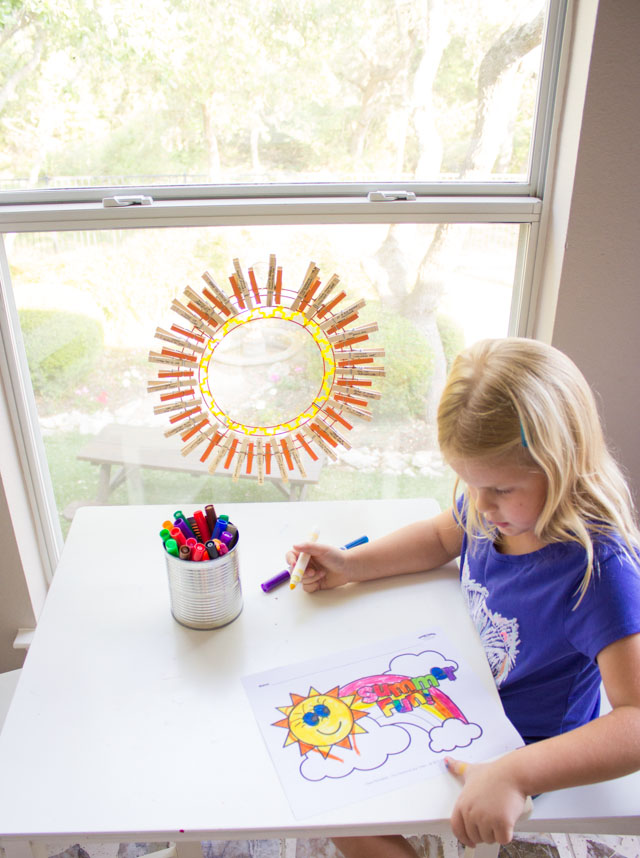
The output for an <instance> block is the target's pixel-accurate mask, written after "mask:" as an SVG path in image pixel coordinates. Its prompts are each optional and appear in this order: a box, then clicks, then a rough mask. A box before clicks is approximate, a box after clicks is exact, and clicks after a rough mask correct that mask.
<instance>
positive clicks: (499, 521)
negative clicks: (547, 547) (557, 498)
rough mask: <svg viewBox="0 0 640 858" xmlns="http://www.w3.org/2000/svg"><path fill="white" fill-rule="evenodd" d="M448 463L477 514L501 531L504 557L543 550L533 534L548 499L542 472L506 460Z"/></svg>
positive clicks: (529, 466) (462, 460)
mask: <svg viewBox="0 0 640 858" xmlns="http://www.w3.org/2000/svg"><path fill="white" fill-rule="evenodd" d="M449 464H450V465H451V467H452V468H453V470H454V471H455V472H456V473H457V474H458V476H459V477H460V479H461V480H462V481H463V482H464V483H466V484H467V486H468V489H469V494H470V496H471V497H472V498H473V501H474V503H475V505H476V509H477V510H478V512H479V513H480V514H481V515H482V516H483V517H484V519H485V521H486V522H487V524H488V525H492V526H493V527H495V528H497V530H498V531H499V533H500V536H501V539H500V549H501V550H502V551H503V552H504V553H505V554H528V553H529V552H531V551H537V550H538V549H539V548H542V546H543V544H544V543H542V542H541V541H540V540H539V539H538V537H537V536H536V535H535V534H534V532H533V529H534V527H535V524H536V522H537V520H538V517H539V515H540V513H541V511H542V507H543V506H544V502H545V500H546V497H547V478H546V476H545V475H544V474H543V473H542V471H540V470H537V469H536V468H534V467H533V466H531V465H523V464H521V463H520V462H518V461H516V460H511V461H509V459H505V458H501V459H492V458H472V459H471V458H469V459H464V458H459V459H458V458H454V459H451V460H450V462H449Z"/></svg>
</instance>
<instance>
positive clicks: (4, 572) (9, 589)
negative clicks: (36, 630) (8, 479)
mask: <svg viewBox="0 0 640 858" xmlns="http://www.w3.org/2000/svg"><path fill="white" fill-rule="evenodd" d="M0 545H1V546H2V551H1V552H0V673H3V672H4V671H6V670H15V669H16V668H18V667H22V663H23V661H24V656H25V652H24V650H16V649H13V641H14V639H15V636H16V632H17V631H18V629H19V628H33V626H34V623H35V619H34V616H33V610H32V608H31V602H30V600H29V593H28V591H27V585H26V582H25V578H24V573H23V571H22V561H21V559H20V554H19V553H18V544H17V542H16V539H15V535H14V531H13V528H12V526H11V515H10V513H9V506H8V504H7V498H6V495H5V491H4V483H3V482H2V479H1V478H0Z"/></svg>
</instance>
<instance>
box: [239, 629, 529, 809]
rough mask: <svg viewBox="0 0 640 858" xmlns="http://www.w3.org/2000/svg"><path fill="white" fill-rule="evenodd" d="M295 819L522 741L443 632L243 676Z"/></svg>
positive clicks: (493, 696) (496, 752)
mask: <svg viewBox="0 0 640 858" xmlns="http://www.w3.org/2000/svg"><path fill="white" fill-rule="evenodd" d="M243 684H244V687H245V691H246V693H247V695H248V697H249V700H250V701H251V705H252V707H253V711H254V714H255V717H256V719H257V722H258V725H259V727H260V730H261V732H262V736H263V738H264V741H265V743H266V745H267V748H268V750H269V753H270V755H271V759H272V760H273V764H274V766H275V767H276V771H277V772H278V776H279V778H280V781H281V783H282V786H283V788H284V791H285V794H286V795H287V798H288V800H289V804H290V805H291V809H292V811H293V813H294V815H295V816H296V817H298V818H301V817H305V816H310V815H312V814H314V813H319V812H321V811H323V810H328V809H330V808H332V807H338V806H340V805H341V804H346V803H350V802H353V801H359V800H362V799H364V798H367V797H369V796H371V795H376V794H380V793H381V792H387V791H389V790H392V789H398V788H399V787H403V786H406V785H408V784H411V783H416V782H417V781H420V780H423V779H424V778H427V777H429V776H431V775H433V774H437V773H441V772H442V771H443V768H444V762H443V760H444V757H445V756H446V755H448V754H450V755H452V756H454V757H457V758H458V759H462V760H466V761H469V762H474V761H476V762H477V761H481V760H486V759H489V758H491V757H495V756H498V755H500V754H503V753H505V752H507V751H509V750H512V749H513V748H516V747H519V746H520V745H522V740H521V739H520V736H519V735H518V733H517V732H516V730H515V729H514V727H513V726H512V725H511V723H510V722H509V720H508V719H507V718H506V716H505V714H504V712H503V709H502V705H501V703H500V701H499V698H498V697H497V693H496V692H495V691H493V692H492V691H489V690H487V688H486V685H485V684H484V682H483V681H482V680H481V679H480V678H479V677H478V676H477V675H476V674H475V672H474V671H472V670H471V669H470V668H469V667H466V666H465V664H464V663H463V662H462V660H461V659H460V657H459V656H458V654H457V653H456V648H455V646H454V644H452V643H451V642H450V641H449V640H448V639H447V638H446V636H445V635H444V634H443V633H442V632H441V631H440V630H431V631H426V632H423V633H417V634H415V635H411V636H407V637H402V638H396V639H394V640H387V641H381V642H380V643H379V644H377V645H375V646H373V645H370V646H368V647H366V648H358V649H354V650H349V651H348V652H344V653H341V654H338V655H333V656H328V657H327V658H326V659H316V660H313V661H308V662H300V663H298V664H292V665H288V666H286V667H280V668H276V669H274V670H269V671H264V672H263V673H259V674H253V675H251V676H247V677H244V678H243Z"/></svg>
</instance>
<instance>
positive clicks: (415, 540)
mask: <svg viewBox="0 0 640 858" xmlns="http://www.w3.org/2000/svg"><path fill="white" fill-rule="evenodd" d="M461 547H462V529H461V527H460V526H459V525H458V524H457V522H456V520H455V518H454V515H453V509H449V510H447V511H446V512H442V513H440V514H439V515H437V516H434V517H433V518H430V519H427V520H426V521H417V522H415V523H414V524H409V525H407V526H406V527H402V528H400V529H399V530H395V531H394V532H393V533H389V534H388V535H386V536H382V537H380V539H375V540H373V541H372V542H367V543H365V544H364V545H358V546H357V547H356V548H350V549H349V551H342V550H341V549H339V548H335V547H333V546H331V545H321V544H318V543H312V542H300V543H298V544H296V545H294V546H293V550H292V551H289V552H288V553H287V562H288V563H295V561H296V559H297V557H298V554H299V553H300V552H302V551H304V552H305V553H307V554H309V556H310V560H309V563H308V565H307V570H306V572H305V574H304V577H303V579H302V584H303V586H304V589H305V590H307V591H308V592H310V593H312V592H313V591H314V590H326V589H330V588H332V587H338V586H340V585H341V584H348V583H350V582H356V581H370V580H372V579H374V578H383V577H386V576H389V575H401V574H403V573H406V572H421V571H425V570H427V569H435V568H437V567H438V566H443V565H444V564H445V563H448V562H449V561H450V560H453V559H454V558H455V557H457V556H458V555H459V554H460V550H461Z"/></svg>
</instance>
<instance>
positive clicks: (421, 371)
mask: <svg viewBox="0 0 640 858" xmlns="http://www.w3.org/2000/svg"><path fill="white" fill-rule="evenodd" d="M374 320H375V321H377V322H378V331H377V332H376V333H374V334H372V335H371V338H370V339H369V340H367V341H366V343H358V345H357V346H355V348H363V349H365V348H368V347H370V348H379V347H383V348H384V349H385V357H384V358H383V362H384V368H385V373H386V375H385V377H384V378H380V379H378V378H374V379H373V385H372V386H373V388H374V389H375V390H379V391H380V392H381V393H382V399H380V400H379V401H378V402H375V403H372V411H373V412H374V413H375V414H376V415H377V416H380V417H383V418H392V419H394V420H399V419H402V418H406V417H418V418H419V417H422V416H423V414H424V403H425V395H426V392H427V390H428V388H429V384H430V382H431V377H432V375H433V366H434V355H433V349H432V348H431V346H430V345H429V343H428V341H427V340H426V339H425V337H424V336H423V335H422V334H421V333H420V331H419V330H418V329H417V328H416V326H415V325H414V324H413V323H412V322H411V321H410V320H409V319H407V317H406V316H401V315H400V314H399V313H395V312H394V311H393V310H390V309H389V308H388V307H382V305H380V304H379V303H377V302H374V301H368V302H367V305H366V307H365V308H364V311H363V312H362V313H361V316H360V319H359V320H358V323H357V324H362V323H364V322H370V321H374Z"/></svg>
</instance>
